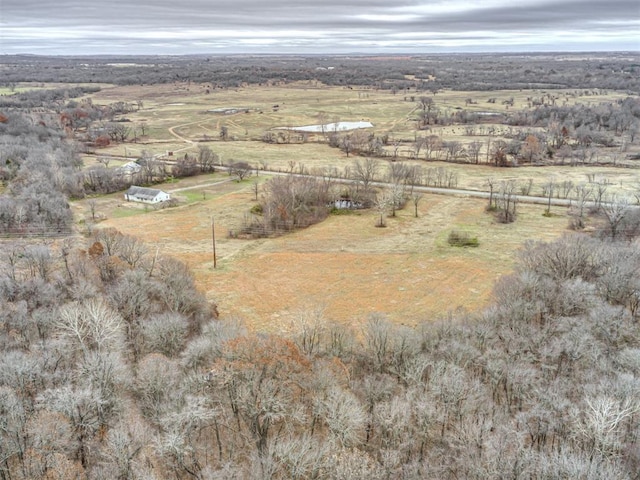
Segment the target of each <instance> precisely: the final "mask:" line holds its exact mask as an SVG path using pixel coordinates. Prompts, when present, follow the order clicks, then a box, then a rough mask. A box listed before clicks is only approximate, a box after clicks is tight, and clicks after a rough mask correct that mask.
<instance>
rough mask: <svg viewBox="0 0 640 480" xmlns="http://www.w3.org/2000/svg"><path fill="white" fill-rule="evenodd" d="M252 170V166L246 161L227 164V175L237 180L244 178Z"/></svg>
mask: <svg viewBox="0 0 640 480" xmlns="http://www.w3.org/2000/svg"><path fill="white" fill-rule="evenodd" d="M252 172H253V168H252V167H251V165H249V163H248V162H234V163H232V164H231V165H230V166H229V175H231V176H233V177H235V178H236V180H237V181H238V182H241V181H242V180H244V179H245V178H246V177H248V176H249V175H251V173H252Z"/></svg>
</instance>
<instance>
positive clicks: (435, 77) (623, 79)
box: [0, 53, 640, 93]
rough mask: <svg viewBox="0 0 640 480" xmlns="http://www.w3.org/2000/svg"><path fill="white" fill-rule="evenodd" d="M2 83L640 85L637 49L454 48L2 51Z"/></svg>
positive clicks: (431, 87) (633, 88)
mask: <svg viewBox="0 0 640 480" xmlns="http://www.w3.org/2000/svg"><path fill="white" fill-rule="evenodd" d="M0 64H1V65H3V76H4V80H3V83H5V84H12V83H13V84H15V83H17V82H66V83H77V82H82V83H90V82H101V83H113V84H118V85H133V84H157V83H170V82H174V81H191V82H196V83H210V84H211V88H232V87H238V86H241V85H242V84H245V83H251V84H260V83H274V82H275V83H278V82H295V81H313V80H316V81H319V82H322V83H324V84H327V85H344V86H350V85H359V86H362V85H367V86H371V87H375V88H382V89H389V90H398V91H400V90H406V89H412V90H417V91H436V90H438V89H441V88H452V89H456V90H482V91H487V90H496V89H523V88H543V89H558V88H579V89H613V90H624V91H629V92H636V93H637V92H640V75H638V72H639V71H640V55H638V54H637V53H607V54H597V55H596V54H594V55H588V54H584V53H582V54H579V55H578V54H565V53H563V54H552V53H548V54H533V53H532V54H518V55H515V54H449V55H431V56H428V55H424V56H423V55H415V56H388V57H370V56H324V55H323V56H202V55H192V56H175V57H174V56H172V57H165V56H162V57H161V56H147V57H103V56H101V57H41V56H4V57H2V59H0Z"/></svg>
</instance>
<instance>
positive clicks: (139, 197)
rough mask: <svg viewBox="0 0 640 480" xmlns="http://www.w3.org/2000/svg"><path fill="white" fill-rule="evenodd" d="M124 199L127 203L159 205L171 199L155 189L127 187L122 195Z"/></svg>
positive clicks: (166, 194) (165, 193)
mask: <svg viewBox="0 0 640 480" xmlns="http://www.w3.org/2000/svg"><path fill="white" fill-rule="evenodd" d="M124 199H125V200H127V201H128V202H142V203H161V202H166V201H167V200H170V199H171V195H169V194H168V193H167V192H163V191H162V190H158V189H156V188H146V187H136V186H135V185H134V186H132V187H129V190H127V191H126V192H125V193H124Z"/></svg>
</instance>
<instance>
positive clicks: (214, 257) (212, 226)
mask: <svg viewBox="0 0 640 480" xmlns="http://www.w3.org/2000/svg"><path fill="white" fill-rule="evenodd" d="M211 238H212V239H213V268H217V266H218V264H217V259H216V226H215V222H214V221H213V215H212V216H211Z"/></svg>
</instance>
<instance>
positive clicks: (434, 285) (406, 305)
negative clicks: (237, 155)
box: [78, 177, 567, 332]
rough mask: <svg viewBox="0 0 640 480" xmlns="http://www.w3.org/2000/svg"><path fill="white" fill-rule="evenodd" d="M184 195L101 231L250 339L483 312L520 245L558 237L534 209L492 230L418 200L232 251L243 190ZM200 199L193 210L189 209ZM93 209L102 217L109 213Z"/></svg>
mask: <svg viewBox="0 0 640 480" xmlns="http://www.w3.org/2000/svg"><path fill="white" fill-rule="evenodd" d="M261 179H263V180H264V177H261ZM172 186H173V185H172ZM178 186H179V184H177V185H175V187H176V188H177V187H178ZM189 192H190V195H191V201H190V202H189V203H186V204H184V205H182V206H180V207H177V208H170V209H165V210H158V211H152V210H149V211H147V212H145V211H144V210H140V209H138V210H135V212H136V213H137V214H134V215H128V216H115V217H114V215H112V214H111V213H109V214H108V215H107V216H108V217H110V218H109V219H108V220H106V221H104V222H103V223H102V224H101V226H112V227H115V228H117V229H118V230H120V231H122V232H123V233H126V234H131V235H135V236H138V237H140V238H142V239H144V241H146V242H148V243H149V244H150V245H153V246H155V245H157V246H158V247H159V249H160V252H161V253H163V254H168V255H172V256H175V257H176V258H179V259H180V260H182V261H184V262H186V263H187V264H188V265H189V267H190V268H191V270H192V271H193V273H194V275H195V279H196V282H197V284H198V286H199V287H200V288H201V289H202V290H203V291H204V292H206V294H207V296H208V298H209V299H210V300H214V301H216V302H217V303H218V305H219V309H220V312H221V315H222V316H223V317H224V318H230V317H236V318H239V319H242V320H244V321H245V322H246V324H247V326H249V327H250V328H253V329H256V330H261V331H278V332H286V331H289V330H291V329H294V330H295V328H296V321H298V320H299V318H300V317H301V314H302V312H308V311H310V310H317V309H323V310H324V316H325V318H326V319H327V320H330V321H335V322H339V323H343V324H350V325H357V324H361V323H362V322H364V321H365V320H366V319H367V316H368V315H369V314H370V313H373V312H381V313H385V314H386V315H387V316H388V317H389V318H390V319H391V320H393V321H395V322H398V323H403V324H408V325H413V324H416V323H419V322H421V321H425V320H430V319H435V318H439V317H443V316H445V315H446V314H447V312H449V311H452V310H455V309H457V308H463V309H466V310H468V311H474V310H477V309H479V308H481V307H483V306H485V305H487V303H488V302H489V299H490V295H491V290H492V288H493V285H494V283H495V281H496V280H497V279H498V278H500V276H502V275H504V274H507V273H509V272H510V271H511V270H512V268H513V264H514V261H515V258H516V252H517V251H518V250H519V249H520V248H521V246H522V243H523V241H524V240H526V239H543V240H550V239H553V238H556V237H558V236H559V235H561V233H562V232H563V231H565V230H566V225H567V218H566V216H565V215H564V213H565V209H564V208H561V207H554V208H553V209H552V210H553V211H554V212H555V213H557V214H558V215H557V216H552V217H550V218H546V217H543V216H542V213H543V212H544V207H542V206H533V205H521V206H520V208H519V216H518V220H517V222H516V223H514V224H510V225H502V224H497V223H494V220H493V218H492V216H491V215H489V214H487V213H485V212H484V208H485V206H486V201H484V200H478V199H470V198H461V197H449V196H442V195H425V197H424V199H423V200H422V201H421V202H420V204H419V217H418V218H414V216H413V207H412V206H407V207H406V208H405V210H402V211H400V212H398V216H397V217H396V218H389V219H388V222H387V225H388V226H387V228H376V227H375V226H374V225H375V221H376V217H377V214H376V213H375V212H373V211H367V212H354V213H351V214H347V215H335V216H330V217H329V218H328V219H327V220H325V221H324V222H322V223H320V224H318V225H315V226H312V227H310V228H308V229H306V230H302V231H298V232H295V233H292V234H288V235H284V236H281V237H277V238H268V239H258V240H246V239H233V238H229V236H228V233H229V230H230V229H232V230H233V229H237V227H238V226H239V225H240V223H241V221H242V218H243V215H244V214H245V212H247V211H248V209H249V208H250V207H251V205H253V204H254V203H255V202H254V201H253V199H254V193H253V186H252V185H251V184H250V183H249V181H245V182H243V183H241V184H238V183H236V182H227V183H220V184H217V185H215V186H211V187H206V188H203V189H202V190H201V191H200V190H195V191H194V190H190V191H189ZM202 192H204V197H205V199H204V200H203V199H201V198H200V199H198V197H201V196H202ZM178 195H180V194H178ZM111 202H112V205H113V204H115V203H118V202H119V200H116V199H115V197H114V199H112V200H111ZM78 208H80V206H78ZM98 208H99V210H101V211H105V212H106V211H107V209H108V208H109V205H108V201H107V203H105V204H102V205H101V206H99V207H98ZM212 216H213V217H214V218H215V225H216V239H217V242H216V247H217V259H218V268H217V269H214V268H213V256H212V242H211V240H212V231H211V217H212ZM452 229H461V230H464V231H467V232H469V233H471V234H472V235H477V236H478V237H479V240H480V246H479V247H478V248H456V247H451V246H449V245H448V244H447V241H446V240H447V235H448V234H449V232H450V231H451V230H452Z"/></svg>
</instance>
